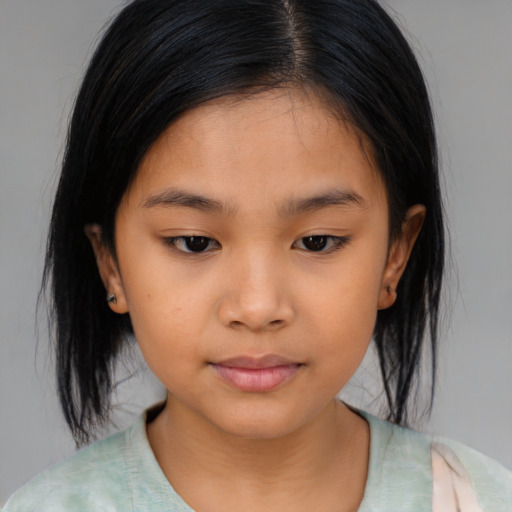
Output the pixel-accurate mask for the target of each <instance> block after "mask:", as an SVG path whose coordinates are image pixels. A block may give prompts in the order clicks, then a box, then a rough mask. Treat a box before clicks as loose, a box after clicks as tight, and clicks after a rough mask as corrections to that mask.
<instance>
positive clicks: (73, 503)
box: [3, 427, 133, 512]
mask: <svg viewBox="0 0 512 512" xmlns="http://www.w3.org/2000/svg"><path fill="white" fill-rule="evenodd" d="M132 428H133V427H132ZM130 430H131V429H130ZM130 430H128V431H126V432H121V433H118V434H114V435H112V436H110V437H108V438H106V439H104V440H102V441H98V442H96V443H94V444H92V445H91V446H89V447H87V448H84V449H83V450H81V451H79V452H78V453H76V454H75V455H73V456H72V457H71V458H69V459H68V460H66V461H64V462H62V463H60V464H57V465H56V466H53V467H51V468H49V469H47V470H46V471H44V472H43V473H41V474H39V475H38V476H36V477H35V478H34V479H32V480H31V481H30V482H28V483H27V484H25V485H24V486H23V487H22V488H21V489H19V490H18V491H17V492H16V493H14V495H13V496H12V497H11V498H10V499H9V500H8V502H7V503H6V505H5V508H4V509H3V511H4V512H27V511H41V512H43V511H44V512H46V511H48V512H50V511H51V512H61V511H62V512H64V511H66V512H69V511H79V510H80V511H85V510H95V511H98V512H103V511H105V512H107V511H109V512H110V511H114V510H122V508H121V509H120V505H121V507H122V506H123V503H121V502H120V500H122V499H125V498H127V497H129V496H130V492H129V489H128V479H127V478H126V473H127V470H126V444H127V443H126V436H127V435H128V434H129V432H130ZM125 509H126V510H130V509H131V507H129V506H126V508H125Z"/></svg>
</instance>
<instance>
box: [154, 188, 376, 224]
mask: <svg viewBox="0 0 512 512" xmlns="http://www.w3.org/2000/svg"><path fill="white" fill-rule="evenodd" d="M157 206H162V207H173V206H184V207H187V208H193V209H196V210H199V211H202V212H205V213H217V214H218V213H220V214H224V215H233V214H235V213H236V210H237V208H236V207H235V206H232V205H228V204H226V203H223V202H222V201H219V200H217V199H213V198H209V197H206V196H202V195H199V194H194V193H190V192H185V191H181V190H176V189H168V190H165V191H163V192H160V193H158V194H155V195H153V196H150V197H149V198H148V199H147V200H146V201H145V202H144V208H154V207H157ZM330 206H349V207H356V208H359V209H363V210H365V209H367V208H368V206H367V204H366V201H365V200H364V199H363V198H362V197H361V196H360V195H359V194H356V193H355V192H351V191H345V190H338V189H334V190H328V191H326V192H323V193H320V194H317V195H315V196H312V197H305V198H302V199H292V200H290V201H288V203H286V204H285V205H284V206H283V207H281V208H279V210H278V214H279V216H281V217H293V216H297V215H300V214H303V213H307V212H312V211H316V210H320V209H322V208H327V207H330Z"/></svg>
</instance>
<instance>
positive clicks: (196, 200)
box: [90, 89, 424, 438]
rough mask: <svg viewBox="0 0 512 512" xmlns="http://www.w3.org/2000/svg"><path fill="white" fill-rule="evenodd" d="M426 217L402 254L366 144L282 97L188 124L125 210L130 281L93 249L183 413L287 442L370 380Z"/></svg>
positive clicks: (172, 135)
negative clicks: (378, 328) (387, 313)
mask: <svg viewBox="0 0 512 512" xmlns="http://www.w3.org/2000/svg"><path fill="white" fill-rule="evenodd" d="M423 214H424V212H423V208H422V207H420V206H418V207H414V208H413V209H411V210H410V215H409V218H410V220H409V221H408V222H406V223H404V235H403V236H402V238H401V239H399V240H398V241H397V242H396V243H394V244H392V245H391V246H390V244H389V237H388V203H387V198H386V190H385V187H384V184H383V182H382V179H381V177H380V174H379V172H378V170H377V169H376V167H375V166H374V165H373V163H372V154H371V149H370V148H369V146H368V144H366V142H365V140H364V137H361V136H358V135H357V134H356V132H355V130H353V129H351V128H350V127H349V126H347V125H345V124H343V123H341V122H339V121H338V120H336V119H335V118H334V117H333V116H332V115H331V114H330V113H329V111H328V110H327V109H326V108H325V107H324V106H323V104H322V103H321V101H320V100H318V99H317V98H316V97H314V96H313V95H306V94H305V93H304V92H299V91H297V90H291V89H284V90H283V89H281V90H274V91H271V92H265V93H260V94H258V95H256V96H252V97H249V98H245V99H233V98H225V99H221V100H216V101H213V102H210V103H208V104H205V105H204V106H200V107H198V108H197V109H195V110H192V111H190V112H188V113H187V114H185V115H184V116H183V117H182V118H181V119H180V120H178V121H177V122H175V123H174V124H173V125H172V126H171V127H170V128H169V129H168V130H167V131H166V132H164V133H163V134H162V135H161V137H160V138H159V139H158V140H157V142H156V143H155V144H154V145H153V147H152V148H151V149H150V150H149V152H148V153H147V155H146V157H145V158H144V160H143V162H142V164H141V166H140V169H139V171H138V174H137V176H136V178H135V180H134V182H133V183H132V185H131V186H130V188H129V189H128V190H127V192H126V193H125V196H124V198H123V200H122V202H121V205H120V207H119V209H118V213H117V217H116V239H115V242H116V248H117V257H118V266H116V265H115V264H114V262H113V259H112V258H111V257H110V255H108V254H107V252H106V250H103V249H101V247H100V246H99V245H98V243H97V242H94V238H95V237H94V233H92V235H93V236H92V237H91V238H93V245H95V249H96V251H97V254H98V256H99V260H98V261H99V265H100V270H101V273H102V277H103V279H104V282H105V285H106V288H107V291H108V292H109V293H115V294H116V295H117V304H111V307H112V309H114V311H116V312H118V313H123V312H129V314H130V317H131V320H132V323H133V327H134V330H135V335H136V338H137V340H138V342H139V344H140V348H141V351H142V353H143V355H144V357H145V359H146V361H147V363H148V365H149V366H150V368H151V369H152V370H153V372H154V373H155V374H156V376H157V377H158V378H159V379H160V381H161V382H162V383H163V384H164V385H165V387H166V388H167V389H168V391H169V404H170V405H171V406H172V407H173V408H174V409H173V410H174V411H175V413H176V414H184V415H186V416H187V417H188V418H193V419H194V421H198V422H203V423H204V424H208V425H210V426H211V425H213V426H215V427H216V428H218V429H220V430H222V431H224V432H229V433H231V434H235V435H236V436H242V437H250V438H274V437H278V436H282V435H285V434H287V433H290V432H292V431H294V430H295V429H298V428H300V427H301V426H303V425H305V424H307V423H308V422H310V421H312V420H314V418H316V417H317V416H318V415H319V413H320V412H321V411H323V410H326V406H327V404H329V403H330V402H331V401H332V400H333V398H334V397H335V395H336V394H337V393H338V392H339V391H340V390H341V388H342V387H343V386H344V385H345V384H346V383H347V381H348V380H349V379H350V377H351V376H352V374H353V373H354V371H355V370H356V368H357V367H358V365H359V363H360V362H361V360H362V358H363V356H364V354H365V352H366V350H367V347H368V344H369V341H370V338H371V336H372V331H373V328H374V323H375V320H376V313H377V310H378V309H379V308H384V307H388V306H390V305H391V304H392V302H393V300H394V292H393V290H394V289H395V288H396V285H397V282H398V279H399V277H400V275H401V272H402V271H403V268H404V266H405V263H406V260H407V257H408V254H409V252H410V248H411V246H412V244H413V241H414V238H415V236H416V234H417V232H418V231H419V229H420V227H421V221H422V218H423ZM93 231H94V229H92V230H91V232H93ZM90 234H91V233H90ZM388 287H390V290H389V289H388Z"/></svg>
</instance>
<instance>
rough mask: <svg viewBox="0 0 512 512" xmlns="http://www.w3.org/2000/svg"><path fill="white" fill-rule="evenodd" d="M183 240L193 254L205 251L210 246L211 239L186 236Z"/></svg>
mask: <svg viewBox="0 0 512 512" xmlns="http://www.w3.org/2000/svg"><path fill="white" fill-rule="evenodd" d="M183 238H184V242H185V246H186V248H187V249H188V250H189V251H191V252H202V251H205V250H206V249H207V248H208V245H209V244H210V239H209V238H206V237H205V236H186V237H183Z"/></svg>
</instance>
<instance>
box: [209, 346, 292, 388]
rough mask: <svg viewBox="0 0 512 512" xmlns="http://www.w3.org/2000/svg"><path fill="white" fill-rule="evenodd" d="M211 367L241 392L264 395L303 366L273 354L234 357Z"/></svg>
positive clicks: (287, 379) (212, 364)
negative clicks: (263, 393)
mask: <svg viewBox="0 0 512 512" xmlns="http://www.w3.org/2000/svg"><path fill="white" fill-rule="evenodd" d="M211 366H212V368H213V369H214V370H215V371H216V372H217V374H218V375H219V376H220V377H221V378H222V379H223V380H225V381H227V382H228V383H229V384H231V385H233V386H235V387H236V388H238V389H240V390H241V391H247V392H252V393H262V392H265V391H270V390H272V389H274V388H276V387H277V386H279V385H280V384H283V383H284V382H287V381H289V380H290V379H291V378H293V377H294V375H295V374H296V373H297V371H298V370H299V368H300V367H301V366H302V365H301V364H300V363H295V362H293V361H290V360H289V359H286V358H283V357H281V356H277V355H273V354H271V355H267V356H263V357H250V356H242V357H234V358H231V359H226V360H224V361H221V362H219V363H211Z"/></svg>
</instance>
